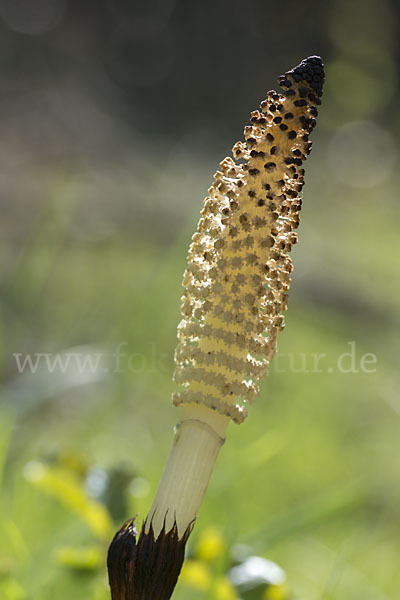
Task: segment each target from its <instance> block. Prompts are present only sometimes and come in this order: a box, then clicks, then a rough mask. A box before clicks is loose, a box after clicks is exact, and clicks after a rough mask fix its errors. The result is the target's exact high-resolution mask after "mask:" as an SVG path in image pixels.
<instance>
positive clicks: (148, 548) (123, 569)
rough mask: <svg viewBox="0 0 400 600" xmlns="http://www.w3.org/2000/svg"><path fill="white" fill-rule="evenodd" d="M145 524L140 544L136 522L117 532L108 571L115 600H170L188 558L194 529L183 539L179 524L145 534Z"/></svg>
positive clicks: (187, 532) (129, 523) (111, 549)
mask: <svg viewBox="0 0 400 600" xmlns="http://www.w3.org/2000/svg"><path fill="white" fill-rule="evenodd" d="M145 527H146V523H144V524H143V526H142V530H141V532H140V535H139V539H138V541H137V543H136V535H137V531H136V528H135V525H134V520H133V519H129V520H128V521H126V523H124V525H123V526H122V527H121V529H119V531H117V533H116V534H115V536H114V539H113V541H112V542H111V545H110V548H109V550H108V557H107V568H108V577H109V582H110V588H111V598H112V600H168V598H170V597H171V595H172V592H173V590H174V587H175V585H176V582H177V579H178V576H179V573H180V571H181V568H182V564H183V560H184V557H185V545H186V542H187V539H188V537H189V535H190V532H191V530H192V525H190V526H189V527H188V529H187V530H186V532H185V533H184V535H183V536H182V537H181V538H179V537H178V530H177V527H176V525H175V526H174V527H172V529H171V530H170V531H165V526H164V527H163V529H162V530H161V532H160V534H159V536H158V537H157V539H155V538H154V533H153V528H152V526H151V524H150V528H149V531H148V532H147V533H145Z"/></svg>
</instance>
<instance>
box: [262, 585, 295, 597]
mask: <svg viewBox="0 0 400 600" xmlns="http://www.w3.org/2000/svg"><path fill="white" fill-rule="evenodd" d="M288 598H289V595H288V589H287V585H286V583H282V584H280V585H269V586H268V587H267V589H266V590H265V592H264V594H263V600H287V599H288Z"/></svg>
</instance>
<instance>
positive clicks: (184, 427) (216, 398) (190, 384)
mask: <svg viewBox="0 0 400 600" xmlns="http://www.w3.org/2000/svg"><path fill="white" fill-rule="evenodd" d="M278 81H279V85H280V87H281V88H282V91H281V93H277V92H275V91H269V92H268V93H267V96H266V99H265V100H263V101H262V102H261V105H260V110H256V111H254V112H252V113H251V125H249V126H247V127H245V129H244V137H245V141H243V142H237V143H236V144H235V145H234V147H233V158H225V159H224V160H223V161H222V162H221V163H220V165H219V167H220V168H219V170H218V171H217V173H216V174H215V176H214V183H213V184H212V186H211V187H210V189H209V190H208V194H209V195H208V196H207V197H206V199H205V201H204V207H203V210H202V213H201V215H202V216H201V219H200V221H199V224H198V227H197V231H196V233H195V234H194V236H193V237H192V244H191V246H190V250H189V256H188V267H187V269H186V271H185V274H184V279H183V286H184V295H183V298H182V306H181V312H182V320H181V322H180V324H179V326H178V339H179V343H178V346H177V348H176V352H175V362H176V369H175V374H174V379H175V382H176V383H177V384H178V385H179V386H181V389H180V390H179V391H178V392H176V393H175V394H174V396H173V402H174V404H175V405H176V406H180V407H182V416H181V421H180V423H179V424H178V426H177V429H176V433H175V439H174V444H173V447H172V450H171V453H170V456H169V458H168V461H167V464H166V467H165V469H164V473H163V475H162V478H161V481H160V485H159V488H158V490H157V493H156V497H155V499H154V502H153V505H152V507H151V509H150V512H149V515H148V518H147V519H146V522H145V524H144V525H143V528H142V532H141V535H140V538H139V541H138V545H135V544H134V545H133V547H134V551H133V554H134V555H135V556H134V558H132V560H133V563H132V570H131V574H132V582H131V586H132V590H135V589H139V588H135V585H137V583H136V584H135V579H137V578H138V577H139V573H140V578H141V579H142V578H143V576H144V575H143V573H144V572H145V571H146V568H147V573H148V578H149V579H151V580H154V576H152V575H151V573H153V575H155V574H156V573H157V574H158V575H157V577H158V579H159V578H160V577H161V578H162V576H161V575H160V571H159V570H158V567H157V565H156V564H155V562H157V561H158V562H159V561H162V562H163V564H164V566H165V565H168V567H166V570H165V573H167V572H168V577H171V574H172V579H173V580H174V582H173V584H172V588H171V586H170V585H169V586H166V587H165V586H164V587H163V584H162V582H160V581H159V582H158V583H157V586H158V587H157V590H158V592H157V591H156V588H154V587H151V588H150V587H147V588H146V587H145V588H142V587H141V588H140V589H144V590H145V591H142V592H140V593H139V592H137V593H136V595H135V592H134V591H133V595H131V596H126V597H129V598H152V599H154V600H156V599H158V598H160V599H163V598H169V597H170V595H165V594H168V593H169V594H172V590H173V587H174V585H175V582H176V579H177V577H178V575H179V571H180V568H181V565H182V562H183V549H182V541H184V542H186V539H187V537H188V535H189V533H190V531H191V528H192V526H193V523H194V520H195V519H196V517H197V514H198V510H199V507H200V504H201V502H202V499H203V496H204V494H205V491H206V488H207V485H208V481H209V478H210V476H211V473H212V470H213V467H214V464H215V460H216V458H217V455H218V452H219V449H220V447H221V445H222V444H223V442H224V440H225V433H226V428H227V425H228V423H229V421H230V420H233V421H235V422H236V423H241V422H242V421H243V420H244V419H245V417H246V416H247V407H248V405H249V404H251V403H252V402H253V401H254V400H255V399H256V398H257V395H258V393H259V387H258V384H259V381H260V380H261V379H262V378H263V377H265V375H266V374H267V372H268V366H269V363H270V361H271V359H272V357H273V356H274V354H275V352H276V348H277V335H278V333H279V332H280V331H281V330H282V329H283V327H284V317H283V315H282V312H283V311H285V310H286V308H287V302H288V291H289V287H290V281H291V279H290V277H291V272H292V269H293V267H292V261H291V258H290V256H289V252H290V250H291V248H292V246H293V244H295V243H296V242H297V234H296V232H295V230H296V229H297V227H298V225H299V212H300V208H301V198H300V192H301V190H302V187H303V184H304V169H302V163H303V161H304V160H305V158H306V156H307V155H308V154H309V153H310V150H311V142H310V141H309V134H310V132H311V131H312V129H313V128H314V126H315V124H316V120H315V119H316V116H317V114H318V110H317V106H318V105H319V104H320V103H321V100H320V97H321V95H322V86H323V82H324V69H323V63H322V61H321V59H320V58H319V57H318V56H311V57H309V58H307V59H305V60H303V61H302V62H301V63H300V65H299V66H297V67H296V68H294V69H292V70H291V71H288V72H287V73H285V75H283V76H282V77H280V78H279V80H278ZM128 529H129V528H128ZM131 529H132V528H131ZM179 544H180V545H179ZM139 545H141V546H142V547H143V546H145V547H146V548H147V550H146V551H142V552H141V553H140V552H139V551H138V550H139V548H138V547H139ZM157 546H159V547H160V548H161V547H162V552H163V557H162V559H161V557H160V553H159V552H156V547H157ZM178 546H179V548H180V550H181V551H180V552H176V548H177V547H178ZM183 548H184V544H183ZM114 550H115V548H114ZM114 554H115V552H114ZM133 554H132V556H133ZM143 561H147V562H146V565H147V566H146V568H145V571H144V570H143V566H144V562H143ZM141 585H143V581H142V582H141ZM149 585H150V582H149V583H148V586H149ZM167 589H169V590H170V591H169V592H168V591H165V590H167ZM146 594H147V595H146ZM157 594H158V595H157ZM120 597H121V598H124V597H125V596H120ZM116 598H119V596H116V595H115V596H114V594H113V599H114V600H115V599H116Z"/></svg>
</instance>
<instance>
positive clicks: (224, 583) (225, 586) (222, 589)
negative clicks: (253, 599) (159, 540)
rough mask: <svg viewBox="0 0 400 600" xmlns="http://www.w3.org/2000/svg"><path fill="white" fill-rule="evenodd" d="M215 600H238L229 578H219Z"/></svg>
mask: <svg viewBox="0 0 400 600" xmlns="http://www.w3.org/2000/svg"><path fill="white" fill-rule="evenodd" d="M214 598H215V600H238V599H239V596H238V595H237V593H236V590H235V588H234V587H233V585H232V584H231V582H230V581H229V579H228V578H227V577H224V576H223V577H218V579H217V581H216V582H215V586H214Z"/></svg>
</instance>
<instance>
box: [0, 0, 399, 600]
mask: <svg viewBox="0 0 400 600" xmlns="http://www.w3.org/2000/svg"><path fill="white" fill-rule="evenodd" d="M0 17H1V23H0V30H1V35H0V81H1V87H0V126H1V143H0V173H1V186H2V193H1V200H0V201H1V207H2V219H1V224H0V227H1V252H0V264H1V273H2V275H1V291H2V298H1V330H2V335H1V348H0V360H1V366H2V387H1V407H0V416H1V420H0V429H1V441H0V473H1V486H2V488H1V501H0V508H1V516H0V598H1V599H3V598H4V599H5V600H39V599H40V600H47V599H53V598H57V599H59V600H67V599H68V600H70V599H71V598H74V599H77V600H79V599H82V600H83V599H85V600H86V599H93V600H105V599H107V598H108V597H109V595H108V590H107V579H106V572H105V553H106V549H107V546H108V543H109V541H110V539H111V537H112V535H113V532H114V531H115V530H116V528H117V526H119V525H120V524H121V523H122V522H123V521H124V520H125V519H126V518H128V517H130V516H132V515H134V514H136V513H137V514H138V519H139V522H140V520H141V519H142V518H144V516H145V515H146V512H147V510H148V508H149V506H150V503H151V500H152V497H153V494H154V492H155V489H156V486H157V482H158V479H159V477H160V474H161V470H162V468H163V464H164V461H165V459H166V455H167V453H168V450H169V447H170V444H171V441H172V428H173V426H174V424H175V422H176V421H177V420H178V419H179V412H178V410H177V409H174V408H173V407H172V406H171V404H170V395H171V392H172V390H173V389H174V386H173V384H172V382H171V374H172V371H173V351H174V347H175V343H176V326H177V323H178V321H179V298H180V294H181V287H180V286H181V278H182V273H183V270H184V267H185V258H186V253H187V248H188V245H189V241H190V236H191V234H192V233H193V231H194V229H195V227H196V223H197V220H198V215H199V211H200V209H201V205H202V200H203V198H204V195H205V193H206V190H207V188H208V187H209V185H210V182H211V178H212V174H213V173H214V172H215V170H216V169H217V164H218V162H219V161H220V160H222V159H223V158H224V156H226V155H227V154H229V153H230V149H231V147H232V145H233V143H234V142H235V141H236V140H237V139H241V136H242V129H243V126H244V124H246V123H247V122H248V117H249V113H250V111H251V110H253V109H256V108H257V107H258V104H259V102H260V101H261V100H262V99H263V98H264V94H265V91H266V90H267V89H270V88H272V87H275V85H276V77H277V76H278V75H280V74H281V73H282V72H284V71H285V70H287V69H289V68H291V67H293V66H295V65H296V64H297V63H298V62H300V60H301V59H303V58H304V57H306V56H308V55H310V54H321V55H322V56H323V57H324V59H325V62H326V72H327V83H326V88H325V94H324V97H323V105H322V108H321V111H320V119H319V124H318V127H317V130H316V132H315V134H314V135H313V142H314V151H313V153H312V154H311V157H310V159H309V160H308V161H307V165H306V186H305V189H304V205H303V206H304V208H303V212H302V224H301V227H300V230H299V235H300V243H299V245H298V247H296V248H295V249H294V252H293V260H294V263H295V269H294V274H293V285H292V290H291V295H290V303H289V311H288V314H287V328H286V330H285V331H284V333H283V334H282V335H281V337H280V339H279V355H278V356H277V360H276V361H275V362H274V364H273V365H272V368H271V373H270V375H269V377H268V378H267V380H266V381H265V382H264V383H263V385H262V393H261V397H260V398H259V400H258V401H257V403H256V404H255V406H254V407H252V409H251V411H250V415H249V417H248V419H247V420H246V422H245V423H244V424H243V425H241V426H239V427H238V426H234V425H231V426H230V430H229V435H228V440H227V442H226V444H225V446H224V448H223V450H222V452H221V455H220V459H219V462H218V464H217V467H216V471H215V473H214V475H213V478H212V481H211V484H210V487H209V490H208V493H207V496H206V500H205V503H204V505H203V508H202V511H201V514H200V517H199V519H198V522H197V524H196V527H195V530H194V532H193V535H192V538H191V541H190V544H189V554H190V560H189V561H188V563H187V565H186V567H185V570H184V573H183V575H182V578H181V581H180V583H179V585H178V587H177V589H176V593H175V595H174V598H176V599H177V600H179V599H180V600H183V599H185V598H198V599H215V600H224V599H225V600H230V599H234V598H239V597H243V598H253V599H257V598H259V599H261V598H264V600H267V599H270V600H286V599H288V598H291V599H294V598H295V599H298V600H317V599H318V600H333V599H337V598H351V600H387V599H395V598H398V594H399V592H398V590H399V589H400V571H399V568H398V563H399V554H400V511H399V505H400V503H399V500H400V478H399V473H400V453H399V437H400V436H399V431H400V399H399V395H398V391H397V390H398V383H399V375H398V364H399V359H398V357H399V352H400V346H399V335H398V328H399V321H400V319H399V309H398V304H399V300H398V298H399V288H400V277H399V275H400V263H399V258H398V255H399V246H398V237H399V233H398V231H399V230H398V222H399V217H400V209H399V201H398V188H399V184H400V181H399V162H398V148H399V129H400V109H399V104H398V95H399V85H400V83H399V79H398V65H399V61H400V56H399V46H398V38H399V33H400V28H399V11H398V7H397V3H396V2H395V1H394V0H393V1H392V2H390V1H389V0H354V1H352V2H348V1H347V0H330V1H327V2H317V1H316V0H303V1H302V2H295V1H293V0H288V1H287V2H284V3H277V2H269V1H267V0H265V1H261V0H249V1H247V2H244V1H243V0H231V1H230V2H229V1H225V2H224V1H211V0H205V1H203V2H201V3H197V2H193V3H191V2H184V1H183V0H148V1H147V2H144V1H143V2H137V1H135V0H101V1H96V2H95V1H94V0H87V1H85V2H80V1H79V0H35V1H34V2H32V1H31V0H30V1H28V0H19V1H18V2H16V1H15V0H1V2H0ZM315 354H324V355H325V356H324V357H322V358H321V360H320V362H319V365H318V368H315V365H314V357H313V355H315ZM365 355H368V356H365ZM28 356H29V357H30V359H28V358H27V357H28ZM57 357H58V358H57ZM68 357H69V358H68ZM29 360H31V363H29ZM54 361H55V362H54ZM57 361H58V362H57ZM249 555H257V556H260V557H265V558H268V559H269V560H270V561H273V562H274V563H277V564H278V565H279V566H280V567H281V568H282V569H283V570H284V572H285V574H286V575H285V577H286V579H285V581H283V578H282V577H281V579H280V580H279V581H278V580H277V581H275V582H274V581H272V580H271V585H263V586H259V588H257V589H255V590H253V591H248V592H245V591H243V590H242V591H240V590H239V589H238V588H235V587H234V585H233V583H232V582H230V580H229V578H228V574H229V569H230V568H231V567H232V566H233V565H234V564H235V561H236V563H237V562H238V561H240V560H242V559H243V557H244V556H249ZM272 579H273V577H272ZM278 579H279V578H278ZM239 594H240V596H239ZM246 594H247V595H246Z"/></svg>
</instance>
